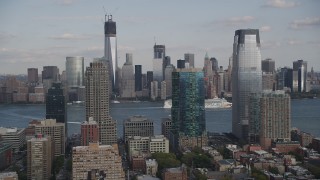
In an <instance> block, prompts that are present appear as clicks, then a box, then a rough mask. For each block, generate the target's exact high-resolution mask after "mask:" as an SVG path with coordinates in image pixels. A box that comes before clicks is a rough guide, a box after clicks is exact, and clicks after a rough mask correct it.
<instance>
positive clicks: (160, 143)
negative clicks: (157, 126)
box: [128, 135, 169, 158]
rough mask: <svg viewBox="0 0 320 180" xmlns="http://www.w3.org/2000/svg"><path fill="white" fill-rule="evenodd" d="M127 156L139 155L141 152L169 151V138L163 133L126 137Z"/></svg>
mask: <svg viewBox="0 0 320 180" xmlns="http://www.w3.org/2000/svg"><path fill="white" fill-rule="evenodd" d="M128 149H129V157H130V158H131V157H132V156H135V155H139V154H141V152H147V153H148V152H149V153H155V152H164V153H169V140H168V139H167V138H166V137H164V136H163V135H157V136H152V137H141V136H133V137H128Z"/></svg>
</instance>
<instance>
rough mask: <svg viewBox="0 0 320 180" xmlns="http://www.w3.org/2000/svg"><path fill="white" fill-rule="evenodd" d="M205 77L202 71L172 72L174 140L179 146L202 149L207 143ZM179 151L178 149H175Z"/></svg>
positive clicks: (183, 70) (180, 70) (187, 69)
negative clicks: (205, 140)
mask: <svg viewBox="0 0 320 180" xmlns="http://www.w3.org/2000/svg"><path fill="white" fill-rule="evenodd" d="M204 98H205V93H204V76H203V72H202V71H201V70H200V69H195V68H190V69H189V68H184V69H179V68H178V69H176V70H175V71H174V72H173V73H172V108H171V117H172V135H173V136H172V137H174V138H173V139H171V138H170V139H171V142H172V143H173V144H175V146H176V145H179V147H189V148H190V147H191V148H192V147H195V146H199V147H202V146H204V145H205V144H206V143H205V142H204V141H203V138H202V137H203V135H204V134H205V133H206V119H205V109H204ZM176 148H177V147H176Z"/></svg>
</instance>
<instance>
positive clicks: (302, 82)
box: [293, 60, 307, 92]
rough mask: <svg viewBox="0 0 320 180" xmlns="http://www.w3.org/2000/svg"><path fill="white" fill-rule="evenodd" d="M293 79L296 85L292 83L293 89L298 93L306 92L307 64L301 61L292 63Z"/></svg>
mask: <svg viewBox="0 0 320 180" xmlns="http://www.w3.org/2000/svg"><path fill="white" fill-rule="evenodd" d="M293 79H294V80H296V81H297V83H293V86H295V87H293V89H294V90H295V89H297V90H298V92H306V87H307V62H306V61H303V60H297V61H294V62H293Z"/></svg>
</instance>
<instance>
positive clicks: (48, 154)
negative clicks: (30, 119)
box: [27, 134, 52, 180]
mask: <svg viewBox="0 0 320 180" xmlns="http://www.w3.org/2000/svg"><path fill="white" fill-rule="evenodd" d="M51 164H52V142H51V137H50V136H44V135H42V134H37V135H35V137H34V138H32V139H30V140H28V142H27V177H28V179H43V180H49V179H50V178H51Z"/></svg>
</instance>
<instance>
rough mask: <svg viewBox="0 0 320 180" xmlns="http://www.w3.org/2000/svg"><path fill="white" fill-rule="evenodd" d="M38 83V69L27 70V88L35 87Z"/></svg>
mask: <svg viewBox="0 0 320 180" xmlns="http://www.w3.org/2000/svg"><path fill="white" fill-rule="evenodd" d="M38 82H39V77H38V68H28V83H29V86H36V85H37V84H38Z"/></svg>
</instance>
